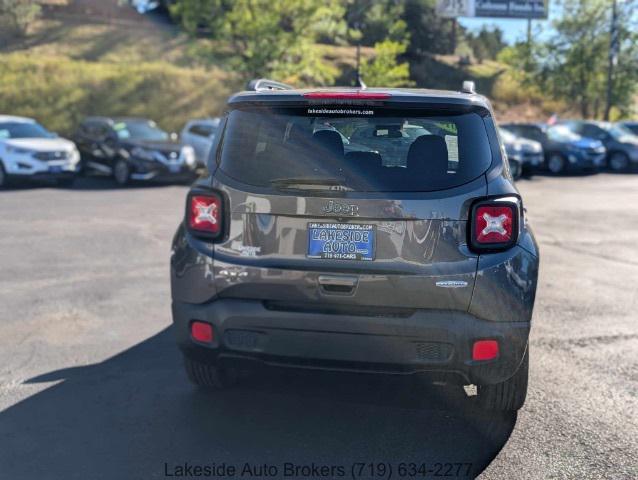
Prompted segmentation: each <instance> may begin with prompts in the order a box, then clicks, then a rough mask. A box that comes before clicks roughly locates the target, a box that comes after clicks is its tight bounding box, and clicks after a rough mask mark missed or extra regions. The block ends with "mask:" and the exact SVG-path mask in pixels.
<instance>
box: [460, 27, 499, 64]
mask: <svg viewBox="0 0 638 480" xmlns="http://www.w3.org/2000/svg"><path fill="white" fill-rule="evenodd" d="M467 40H468V43H469V45H470V48H471V49H472V53H473V54H474V57H475V58H476V59H477V60H478V61H479V62H482V61H483V60H486V59H489V60H494V59H495V58H496V56H497V55H498V54H499V52H500V51H501V50H503V49H504V48H505V47H506V46H507V44H506V43H505V41H504V40H503V30H501V29H500V28H498V27H496V28H493V29H491V30H490V29H488V28H486V27H485V26H483V27H482V28H481V30H480V31H479V32H478V33H477V34H473V33H471V32H470V33H468V34H467Z"/></svg>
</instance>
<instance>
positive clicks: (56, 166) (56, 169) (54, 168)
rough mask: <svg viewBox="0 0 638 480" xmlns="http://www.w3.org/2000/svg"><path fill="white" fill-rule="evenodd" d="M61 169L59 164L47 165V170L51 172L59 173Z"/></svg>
mask: <svg viewBox="0 0 638 480" xmlns="http://www.w3.org/2000/svg"><path fill="white" fill-rule="evenodd" d="M61 171H62V167H61V166H60V165H54V166H52V167H49V172H51V173H60V172H61Z"/></svg>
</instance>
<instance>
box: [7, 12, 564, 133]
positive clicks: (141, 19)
mask: <svg viewBox="0 0 638 480" xmlns="http://www.w3.org/2000/svg"><path fill="white" fill-rule="evenodd" d="M54 3H56V4H57V5H48V6H46V7H45V9H44V11H43V16H42V18H41V19H40V20H38V21H37V22H36V23H35V24H34V25H33V26H32V27H31V29H30V31H29V34H28V35H27V36H26V37H25V38H21V39H18V38H5V39H3V41H2V42H0V112H3V113H12V114H19V115H26V116H33V117H37V118H38V119H39V120H40V121H42V122H43V123H44V124H46V125H47V126H48V127H49V128H51V129H53V130H55V131H58V132H60V133H63V134H68V133H70V132H71V131H72V130H73V129H74V128H75V125H76V124H77V122H78V121H79V120H80V118H82V117H83V116H85V115H98V114H99V115H139V116H148V117H152V118H154V119H156V120H157V121H158V122H159V123H160V124H161V125H162V126H163V127H164V128H166V129H169V130H178V129H180V128H181V126H182V125H183V123H184V122H185V121H186V120H187V119H189V118H192V117H201V116H210V115H216V114H219V113H221V111H222V109H223V105H224V102H225V99H226V98H227V96H228V95H229V94H230V93H232V92H233V91H235V90H237V89H240V88H241V87H242V85H243V80H242V79H240V78H238V77H237V75H235V74H234V73H233V72H229V71H226V70H224V68H223V65H224V64H225V63H224V58H223V56H222V55H223V54H221V53H220V52H219V49H218V48H214V47H215V45H214V44H213V43H212V42H210V41H208V40H205V39H193V38H191V37H189V36H187V35H186V34H184V33H182V32H180V30H179V29H178V28H177V27H176V26H174V25H172V24H171V23H170V22H169V21H167V19H166V18H164V17H162V16H159V15H145V16H144V15H139V14H137V12H135V11H134V10H132V9H131V8H129V7H127V6H125V5H121V4H120V2H118V1H117V0H72V1H70V2H69V1H65V0H55V2H54ZM319 47H320V50H319V51H320V52H321V55H322V57H323V58H324V60H325V61H326V62H328V63H330V64H331V65H333V66H334V67H336V68H337V69H338V70H339V71H341V72H342V73H341V75H340V77H339V78H338V79H337V83H338V84H350V83H351V82H352V79H353V78H354V67H355V63H356V53H355V48H354V47H350V46H346V47H343V46H335V45H319ZM373 54H374V50H373V49H371V48H363V49H362V56H363V58H370V57H371V56H372V55H373ZM411 69H412V70H411V76H412V78H413V79H414V80H415V81H416V85H417V86H419V87H428V88H447V89H458V88H459V87H460V85H461V83H462V82H463V80H467V79H471V80H474V81H475V82H476V84H477V88H478V91H479V92H481V93H484V94H486V95H488V96H489V97H490V98H492V100H493V103H494V106H495V108H496V110H497V113H498V115H499V119H501V120H514V119H542V118H546V117H547V116H548V115H550V114H551V113H553V112H552V111H551V107H552V106H551V105H550V108H548V106H547V103H546V102H545V103H543V104H542V105H541V102H534V101H533V99H532V100H531V101H530V99H529V98H528V95H526V94H525V93H521V92H520V91H519V89H518V88H517V84H516V82H513V81H512V79H511V78H509V75H508V69H507V67H506V66H505V65H502V64H499V63H497V62H494V61H484V62H483V63H482V64H474V65H470V66H460V65H458V57H455V56H433V57H430V58H427V59H426V60H424V61H423V62H421V63H419V64H414V63H413V64H412V65H411ZM543 106H544V108H543Z"/></svg>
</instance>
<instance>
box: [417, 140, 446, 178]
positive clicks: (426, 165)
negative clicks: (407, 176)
mask: <svg viewBox="0 0 638 480" xmlns="http://www.w3.org/2000/svg"><path fill="white" fill-rule="evenodd" d="M407 166H408V169H410V170H411V171H412V172H414V173H416V174H419V175H427V176H428V177H445V176H447V170H448V152H447V144H446V143H445V140H444V139H443V137H440V136H438V135H421V136H420V137H419V138H417V139H416V140H415V141H414V142H412V145H410V150H409V151H408V165H407Z"/></svg>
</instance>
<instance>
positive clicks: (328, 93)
mask: <svg viewBox="0 0 638 480" xmlns="http://www.w3.org/2000/svg"><path fill="white" fill-rule="evenodd" d="M272 85H274V86H275V87H271V86H269V88H259V87H257V88H256V89H255V90H254V91H246V92H242V93H239V94H237V95H235V96H233V97H231V98H230V99H229V102H228V113H227V115H226V116H225V117H224V118H223V120H222V123H221V125H220V134H219V135H218V136H217V137H216V141H215V144H214V145H213V154H212V155H211V156H210V157H209V158H210V161H209V164H208V168H209V171H210V173H211V176H210V177H209V178H207V179H205V180H202V181H200V182H198V183H196V184H195V185H194V186H193V187H192V188H191V190H190V192H189V193H188V195H187V198H186V208H185V216H184V219H183V221H182V223H181V224H180V225H179V227H178V229H177V232H176V234H175V237H174V241H173V248H172V256H171V284H172V301H173V303H172V306H173V307H172V308H173V321H174V329H175V332H176V335H177V341H178V344H179V347H180V348H181V351H182V353H183V356H184V361H185V366H186V372H187V374H188V376H189V378H190V379H191V381H193V382H194V383H195V384H197V385H200V386H202V387H208V388H221V387H226V386H228V385H230V384H232V383H233V381H235V380H236V378H237V375H236V374H235V373H236V372H237V371H238V370H241V369H240V368H239V367H240V366H245V365H250V364H254V363H256V364H261V365H267V366H272V367H294V368H312V369H325V370H337V371H349V372H353V371H354V372H367V373H380V374H397V375H399V374H400V375H415V376H416V375H418V376H419V377H420V378H421V377H425V378H428V379H431V380H433V381H438V382H446V383H448V384H450V388H453V387H454V386H455V385H456V386H457V387H454V388H458V386H460V385H476V387H477V392H478V402H479V403H480V404H481V405H483V406H484V407H485V408H488V409H497V410H516V409H519V408H520V407H521V406H522V405H523V403H524V401H525V395H526V391H527V372H528V358H529V352H528V336H529V331H530V326H531V323H530V322H531V318H532V309H533V306H534V298H535V293H536V285H537V274H538V247H537V245H536V242H535V240H534V236H533V234H532V231H531V229H530V227H529V225H528V222H527V219H526V217H525V210H524V208H523V200H522V198H521V196H520V194H519V192H518V190H517V189H516V187H515V185H514V182H513V180H512V178H511V176H510V173H509V170H508V169H507V168H506V167H505V164H504V158H503V156H502V152H501V148H500V144H499V140H498V134H497V131H496V127H495V122H494V118H493V114H492V110H491V107H490V105H489V102H488V101H487V100H486V99H485V98H483V97H481V96H480V95H477V94H475V93H459V92H440V91H437V92H434V91H429V90H395V89H363V90H359V89H321V90H312V89H311V90H294V89H289V88H288V87H286V86H283V85H281V84H277V83H273V84H272ZM406 125H410V126H411V127H410V128H414V129H416V130H415V131H417V130H418V132H419V135H415V136H414V138H410V139H409V143H408V144H407V146H406V147H405V148H403V143H405V142H408V140H406V139H405V137H404V135H403V133H404V132H401V131H400V130H402V129H403V127H402V126H406ZM397 128H398V130H399V132H398V134H397V132H396V130H397ZM356 131H366V132H368V133H370V135H367V134H366V135H362V136H357V137H356V143H357V144H358V145H362V147H363V148H364V149H367V150H361V151H352V150H350V151H346V149H345V148H344V141H343V137H346V138H349V137H350V138H351V135H352V133H353V132H356ZM398 135H400V137H401V140H400V142H401V145H398V144H397V142H396V141H395V140H396V139H397V138H399V136H398ZM366 138H374V141H373V142H372V141H370V142H368V140H366Z"/></svg>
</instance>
